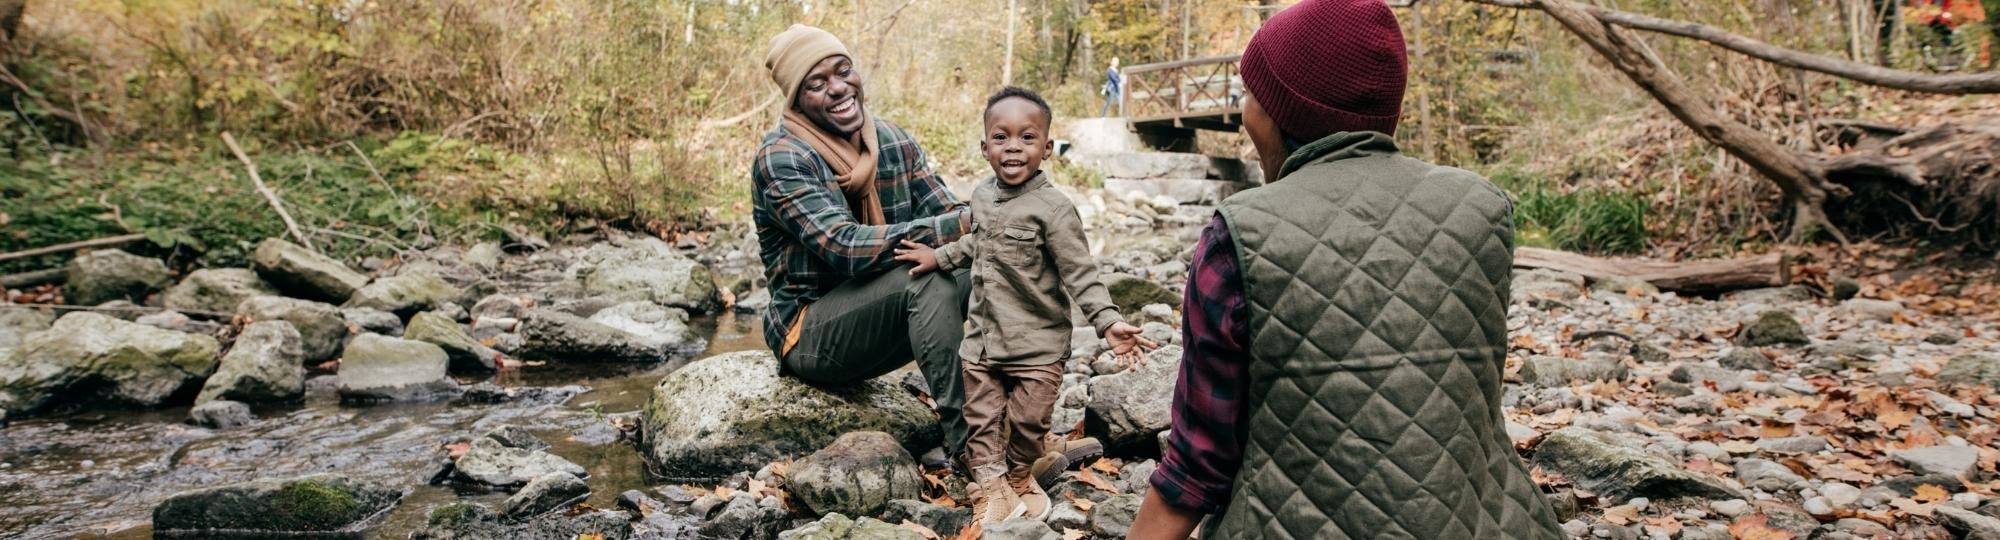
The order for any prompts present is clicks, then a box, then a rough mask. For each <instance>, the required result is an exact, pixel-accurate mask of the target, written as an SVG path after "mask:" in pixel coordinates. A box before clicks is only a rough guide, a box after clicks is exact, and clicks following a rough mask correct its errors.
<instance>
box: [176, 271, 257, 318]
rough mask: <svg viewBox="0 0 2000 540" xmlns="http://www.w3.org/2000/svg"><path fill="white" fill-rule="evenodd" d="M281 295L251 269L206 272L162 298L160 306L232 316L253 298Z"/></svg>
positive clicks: (187, 280) (194, 274)
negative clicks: (240, 305)
mask: <svg viewBox="0 0 2000 540" xmlns="http://www.w3.org/2000/svg"><path fill="white" fill-rule="evenodd" d="M272 294H278V289H277V288H275V287H272V286H271V284H270V283H265V282H264V280H263V279H262V278H259V277H257V273H256V272H252V271H250V269H248V268H203V269H201V270H196V271H194V272H193V273H190V274H188V276H187V278H186V279H182V280H181V282H180V284H178V285H174V286H173V287H171V288H168V289H167V292H165V293H163V294H161V295H160V304H161V305H163V306H166V307H167V309H172V310H177V311H200V312H208V313H230V312H234V311H235V310H236V305H237V304H241V303H243V300H244V299H247V298H250V297H252V296H264V295H272Z"/></svg>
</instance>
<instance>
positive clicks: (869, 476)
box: [785, 431, 924, 516]
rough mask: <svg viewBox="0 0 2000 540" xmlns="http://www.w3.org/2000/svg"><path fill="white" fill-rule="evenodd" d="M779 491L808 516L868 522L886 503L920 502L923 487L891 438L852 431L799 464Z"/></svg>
mask: <svg viewBox="0 0 2000 540" xmlns="http://www.w3.org/2000/svg"><path fill="white" fill-rule="evenodd" d="M785 487H786V488H787V489H790V490H791V492H792V497H793V498H794V499H795V500H797V501H799V502H801V503H804V504H805V506H806V508H807V509H809V510H811V511H812V512H813V513H817V514H830V513H844V514H853V515H860V516H872V515H876V514H878V513H881V512H882V510H883V508H885V507H886V506H887V505H888V504H889V501H892V500H896V499H915V498H918V497H920V496H922V495H923V487H924V481H923V474H922V473H921V472H920V471H918V470H917V462H916V460H915V459H914V458H911V457H910V452H909V451H908V450H904V449H903V445H902V443H901V442H900V441H897V440H896V438H895V437H891V436H889V434H887V433H883V432H880V431H856V432H851V433H847V434H843V435H841V436H840V438H838V439H834V441H833V444H830V445H827V447H826V448H821V449H820V450H819V451H818V452H813V454H812V455H810V456H807V457H806V458H805V459H804V460H800V461H799V462H798V464H797V465H795V466H793V467H792V472H791V475H790V476H789V477H788V479H787V483H786V486H785Z"/></svg>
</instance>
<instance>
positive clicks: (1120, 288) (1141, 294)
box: [1099, 273, 1181, 313]
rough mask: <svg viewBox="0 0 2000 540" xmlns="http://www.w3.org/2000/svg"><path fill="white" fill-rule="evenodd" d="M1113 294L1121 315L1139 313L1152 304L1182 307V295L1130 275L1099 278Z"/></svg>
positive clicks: (1112, 275) (1114, 274)
mask: <svg viewBox="0 0 2000 540" xmlns="http://www.w3.org/2000/svg"><path fill="white" fill-rule="evenodd" d="M1099 279H1100V280H1101V281H1103V282H1104V287H1105V289H1108V290H1109V291H1110V292H1111V303H1113V304H1117V305H1118V312H1119V313H1138V312H1139V310H1141V309H1144V308H1145V307H1146V306H1147V305H1150V304H1168V305H1180V303H1181V297H1180V295H1177V294H1174V293H1173V291H1169V290H1167V288H1166V287H1163V286H1161V285H1160V284H1158V283H1154V282H1151V281H1147V280H1146V278H1142V277H1139V276H1134V275H1130V274H1119V273H1108V274H1103V277H1101V278H1099Z"/></svg>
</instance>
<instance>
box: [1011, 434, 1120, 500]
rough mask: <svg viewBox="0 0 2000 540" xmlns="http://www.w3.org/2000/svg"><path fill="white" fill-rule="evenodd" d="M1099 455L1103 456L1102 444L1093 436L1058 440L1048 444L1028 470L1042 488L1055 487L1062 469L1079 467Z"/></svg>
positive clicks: (1060, 476)
mask: <svg viewBox="0 0 2000 540" xmlns="http://www.w3.org/2000/svg"><path fill="white" fill-rule="evenodd" d="M1100 457H1104V444H1103V443H1099V442H1097V439H1095V438H1092V437H1084V438H1081V439H1077V440H1073V441H1067V440H1066V441H1058V442H1055V443H1052V444H1050V445H1049V452H1048V453H1047V454H1042V457H1040V458H1037V459H1035V464H1034V466H1033V467H1030V468H1029V471H1030V473H1031V474H1033V475H1034V477H1035V483H1036V484H1040V486H1041V488H1042V489H1048V488H1051V487H1055V485H1056V482H1057V481H1060V480H1062V473H1063V471H1066V470H1069V468H1070V467H1080V466H1082V465H1083V464H1085V463H1089V462H1090V460H1093V459H1097V458H1100Z"/></svg>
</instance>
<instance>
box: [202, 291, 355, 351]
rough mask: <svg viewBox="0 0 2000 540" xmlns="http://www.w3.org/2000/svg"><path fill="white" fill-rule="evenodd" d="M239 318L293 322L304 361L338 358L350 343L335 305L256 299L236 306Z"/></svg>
mask: <svg viewBox="0 0 2000 540" xmlns="http://www.w3.org/2000/svg"><path fill="white" fill-rule="evenodd" d="M378 313H380V312H378ZM384 314H385V315H386V313H384ZM236 315H238V316H241V317H243V318H245V319H249V320H250V321H252V322H261V321H284V322H286V323H290V324H291V325H292V328H293V329H294V330H297V331H298V333H299V339H300V341H299V346H300V352H301V353H302V354H303V357H302V358H301V360H302V361H304V362H323V361H326V360H332V359H334V358H338V357H339V356H340V350H341V348H342V347H343V346H345V345H346V344H347V318H346V317H345V316H344V315H343V314H342V313H341V311H340V308H337V307H334V306H333V304H325V303H320V302H314V301H311V300H300V299H297V298H287V297H283V296H252V297H250V298H247V299H244V300H243V303H240V304H237V305H236ZM390 318H391V319H394V317H393V316H391V317H390ZM378 333H380V332H378Z"/></svg>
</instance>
